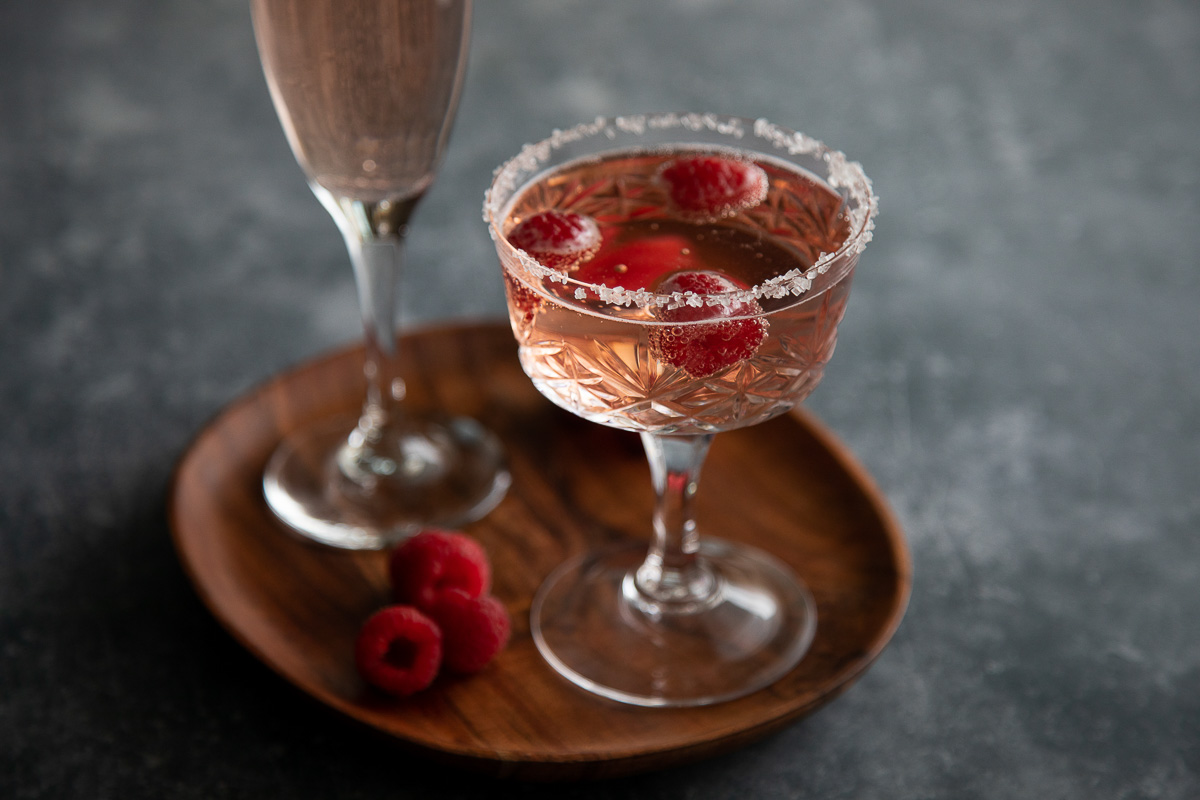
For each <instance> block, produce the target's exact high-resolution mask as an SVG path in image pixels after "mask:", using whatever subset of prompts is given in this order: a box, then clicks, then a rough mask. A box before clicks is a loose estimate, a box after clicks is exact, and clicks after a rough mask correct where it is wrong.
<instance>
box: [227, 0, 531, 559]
mask: <svg viewBox="0 0 1200 800" xmlns="http://www.w3.org/2000/svg"><path fill="white" fill-rule="evenodd" d="M250 7H251V13H252V16H253V21H254V31H255V36H256V39H257V42H258V50H259V55H260V57H261V59H262V64H263V71H264V73H265V74H266V79H267V84H268V87H269V89H270V93H271V98H272V100H273V101H274V104H275V110H276V112H277V113H278V115H279V119H280V121H281V123H282V125H283V129H284V132H285V133H286V135H287V140H288V143H289V145H290V146H291V149H292V152H293V153H294V154H295V156H296V160H297V161H298V162H299V164H300V166H301V168H302V169H303V170H304V173H305V175H306V177H307V178H308V182H309V186H310V187H311V189H312V191H313V193H314V194H315V195H316V196H317V198H318V199H319V200H320V202H321V203H322V205H323V206H324V207H325V208H326V210H328V211H329V213H330V214H331V215H332V216H333V219H334V221H335V222H336V223H337V226H338V228H339V229H340V230H341V233H342V236H343V238H344V239H345V243H346V247H347V250H348V251H349V254H350V260H351V263H352V265H353V267H354V275H355V282H356V285H357V288H358V296H359V303H360V307H361V313H362V321H363V328H364V344H365V363H364V374H365V377H366V381H367V391H366V399H365V401H364V403H363V407H362V411H361V413H360V414H359V416H358V417H357V419H355V418H342V419H332V420H324V421H321V422H319V423H318V424H315V425H313V426H311V427H308V428H305V429H302V430H300V431H299V432H297V433H295V434H293V435H291V436H289V437H288V438H286V439H285V440H284V441H283V442H282V443H281V445H280V446H279V448H278V450H277V451H276V452H275V454H274V455H273V456H272V458H271V461H270V462H269V464H268V465H267V469H266V472H265V475H264V478H263V488H264V494H265V496H266V499H267V503H268V505H269V506H270V507H271V509H272V510H273V511H274V512H275V514H276V515H277V516H278V517H279V518H280V519H281V520H283V521H284V522H285V523H287V524H288V525H289V526H290V527H291V528H292V529H294V530H295V531H297V532H298V533H300V534H301V535H303V536H305V537H308V538H310V539H313V540H316V541H319V542H322V543H325V544H328V545H332V546H335V547H341V548H347V549H379V548H383V547H386V546H388V545H389V544H392V543H395V542H397V541H400V540H402V539H403V538H405V537H406V536H408V535H411V533H413V532H414V531H416V530H418V529H419V528H421V527H424V526H427V525H456V524H460V523H463V522H466V521H469V520H471V519H476V518H478V517H480V516H482V515H483V514H485V513H487V512H488V511H489V510H490V509H491V508H492V507H493V506H495V504H496V503H497V502H499V500H500V499H501V497H503V495H504V492H505V491H506V490H507V488H508V484H509V475H508V472H507V470H506V468H505V466H504V455H503V450H502V448H501V446H500V444H499V442H498V441H497V439H496V438H495V437H494V435H492V434H491V433H490V432H489V431H487V430H486V429H484V428H483V427H482V426H480V425H479V424H478V423H477V422H475V421H474V420H470V419H466V418H444V417H440V416H438V415H424V416H418V415H416V414H413V413H411V412H409V411H408V410H406V409H405V408H404V404H403V403H402V402H401V401H402V400H403V398H404V394H405V388H404V381H403V379H402V378H401V376H400V375H399V374H398V368H397V353H396V336H395V320H394V317H395V306H396V297H395V295H396V291H397V284H398V282H399V272H400V265H401V250H402V245H403V242H404V237H405V234H406V233H407V230H408V223H409V218H410V215H411V214H412V212H413V209H414V208H415V207H416V205H417V203H418V201H419V200H420V199H421V197H422V195H423V194H424V192H425V191H426V190H427V189H428V188H429V186H430V185H431V184H432V183H433V179H434V173H435V171H436V169H437V167H438V164H439V162H440V160H441V156H442V153H443V150H444V148H445V145H446V140H447V139H448V137H449V133H450V128H451V122H452V120H453V116H454V111H455V108H456V106H457V103H458V97H459V92H460V89H461V87H462V80H463V74H464V72H465V67H466V60H467V51H468V43H469V39H470V17H471V1H470V0H251V4H250Z"/></svg>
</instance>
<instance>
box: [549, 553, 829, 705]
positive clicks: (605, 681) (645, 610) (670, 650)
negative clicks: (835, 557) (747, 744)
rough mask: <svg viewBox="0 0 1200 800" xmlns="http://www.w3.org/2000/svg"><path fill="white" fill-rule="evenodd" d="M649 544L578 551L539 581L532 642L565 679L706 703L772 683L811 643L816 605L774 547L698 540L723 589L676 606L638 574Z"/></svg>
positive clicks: (607, 691) (630, 695)
mask: <svg viewBox="0 0 1200 800" xmlns="http://www.w3.org/2000/svg"><path fill="white" fill-rule="evenodd" d="M645 554H646V549H645V546H632V547H631V546H626V547H622V548H619V549H615V550H610V551H605V552H601V553H596V554H594V553H587V554H584V555H582V556H578V557H576V558H574V559H571V560H569V561H567V562H566V563H564V564H563V565H562V566H560V567H559V568H558V569H556V570H555V571H554V572H553V573H551V574H550V576H549V577H548V578H547V579H546V581H545V583H543V584H542V587H541V588H540V589H539V590H538V593H537V596H536V597H535V598H534V602H533V607H532V612H531V613H532V620H531V624H532V632H533V637H534V641H535V643H536V644H537V648H538V650H539V651H540V652H541V654H542V656H543V657H544V658H545V659H546V661H547V662H549V664H550V665H551V666H552V667H553V668H554V669H555V670H556V671H558V672H559V673H560V674H562V675H563V676H564V677H566V678H567V679H568V680H570V681H572V682H573V683H575V684H577V685H579V686H581V687H583V688H584V689H586V690H588V691H590V692H594V693H595V694H599V695H602V696H604V697H608V698H610V699H612V700H616V701H619V702H622V703H630V704H633V705H639V706H703V705H710V704H713V703H719V702H723V701H726V700H732V699H734V698H737V697H742V696H744V695H747V694H750V693H752V692H755V691H757V690H759V689H762V688H764V687H766V686H768V685H770V684H772V683H774V682H775V681H776V680H778V679H779V678H781V677H783V676H784V675H785V674H787V673H788V672H789V671H790V670H791V669H792V668H793V667H795V666H796V664H797V663H799V662H800V660H801V659H802V658H803V656H804V654H805V652H807V650H808V648H809V645H810V644H811V643H812V640H813V635H814V633H815V632H816V624H817V614H816V604H815V602H814V601H813V597H812V594H811V593H810V592H809V590H808V588H807V587H806V586H805V585H804V584H803V583H802V582H801V581H800V579H799V578H797V577H796V575H795V574H793V573H792V571H791V570H790V569H788V568H787V567H786V566H784V565H783V564H782V563H781V562H780V561H778V560H777V559H775V558H774V557H773V556H770V555H768V554H767V553H765V552H763V551H761V550H757V549H755V548H752V547H748V546H744V545H736V544H731V543H728V542H723V541H720V540H715V539H708V540H703V541H702V543H701V546H700V554H701V556H702V557H703V558H705V559H706V560H707V562H708V564H709V565H710V566H711V568H712V570H713V572H714V573H715V575H716V577H717V581H718V588H717V590H716V592H715V594H714V595H713V596H712V597H710V598H709V599H708V600H707V601H706V602H703V603H699V604H696V603H693V604H689V605H686V606H683V607H680V608H678V609H673V608H671V607H669V606H666V605H664V604H655V603H653V602H649V603H648V602H646V601H645V599H644V598H643V597H641V596H640V595H639V593H638V591H637V588H636V586H635V582H634V577H633V576H634V574H635V572H636V570H637V567H638V566H639V565H640V564H641V562H642V560H643V559H644V558H645Z"/></svg>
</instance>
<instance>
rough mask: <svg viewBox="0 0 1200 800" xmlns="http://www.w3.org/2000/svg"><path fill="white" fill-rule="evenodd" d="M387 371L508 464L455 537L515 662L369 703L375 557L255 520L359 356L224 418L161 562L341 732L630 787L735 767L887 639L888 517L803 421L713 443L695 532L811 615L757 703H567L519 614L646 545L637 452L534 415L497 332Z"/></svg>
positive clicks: (890, 610) (587, 426) (282, 380)
mask: <svg viewBox="0 0 1200 800" xmlns="http://www.w3.org/2000/svg"><path fill="white" fill-rule="evenodd" d="M400 351H401V353H402V358H403V359H404V367H403V374H404V375H405V377H406V379H407V382H408V392H409V394H408V396H409V402H411V403H412V405H413V406H414V407H422V406H427V407H439V408H443V409H447V410H450V411H452V412H455V413H461V414H467V415H470V416H473V417H475V418H476V419H478V420H480V421H481V422H483V423H484V424H485V425H487V426H488V427H489V428H491V429H492V430H493V431H495V432H496V434H497V435H498V436H500V437H501V439H502V440H503V441H504V443H505V445H506V447H507V448H508V455H509V459H510V466H511V469H512V474H513V486H512V489H511V490H510V491H509V494H508V496H507V497H506V498H505V499H504V501H503V502H501V504H500V505H499V506H498V507H497V508H496V509H495V510H494V511H493V512H492V513H491V514H490V515H488V516H487V517H486V518H485V519H484V520H482V521H481V522H477V523H474V524H472V525H470V526H467V527H466V530H467V531H468V532H469V533H471V534H473V535H474V536H476V537H477V538H478V539H479V540H480V541H481V542H482V543H483V544H484V546H485V547H486V548H487V550H488V552H489V554H490V556H491V558H492V561H493V565H494V571H495V586H494V592H495V593H496V595H497V596H498V597H500V598H501V599H502V600H503V601H504V602H505V603H506V604H507V606H508V609H509V611H510V613H511V614H512V618H513V638H512V641H511V643H510V644H509V646H508V648H507V649H506V650H505V651H504V652H503V653H501V655H500V656H499V657H498V658H497V659H496V660H495V661H494V662H493V663H492V664H491V665H489V666H488V667H487V669H485V670H484V671H483V672H482V673H480V674H478V675H475V676H473V677H470V678H451V677H448V676H442V677H439V679H438V681H437V682H436V683H435V684H434V686H433V687H432V688H431V689H429V690H427V691H426V692H424V693H421V694H419V695H417V696H416V697H413V698H409V699H408V700H405V701H399V700H392V699H389V698H386V697H384V696H382V695H380V694H378V693H376V692H374V691H372V690H370V689H369V688H367V687H366V686H365V685H364V684H363V682H362V681H361V680H360V678H359V677H358V674H357V672H356V670H355V667H354V661H353V642H354V638H355V635H356V633H357V631H358V629H359V626H360V625H361V623H362V621H363V620H364V619H365V618H366V617H367V616H368V615H369V614H370V613H371V612H373V611H374V610H375V609H377V608H379V607H380V606H382V605H384V604H386V603H387V602H388V584H387V577H386V569H385V564H386V556H385V555H384V554H383V553H378V552H367V553H353V552H343V551H337V550H331V549H327V548H323V547H320V546H317V545H312V544H309V543H307V542H303V541H301V540H299V539H297V538H294V537H293V536H292V535H290V534H288V533H286V532H285V531H284V529H283V528H282V526H280V525H279V524H278V523H277V522H276V521H275V520H274V518H273V517H272V516H271V514H270V512H269V510H268V509H267V507H266V505H265V503H264V501H263V499H262V492H261V475H262V471H263V467H264V465H265V463H266V461H267V458H268V456H269V455H270V453H271V451H272V449H273V448H274V447H275V445H276V443H277V442H278V441H279V440H280V438H281V437H282V436H283V435H284V434H285V433H287V432H288V431H289V430H292V429H293V428H295V427H297V426H300V425H303V424H305V423H306V422H308V421H310V420H312V419H314V418H318V417H322V416H325V415H327V414H332V413H337V412H352V413H353V412H356V411H357V409H358V407H359V404H360V402H361V398H362V396H363V391H364V387H363V382H362V374H361V359H362V353H361V350H359V349H357V348H356V349H350V350H345V351H341V352H337V353H333V354H332V355H328V356H325V357H323V358H319V359H317V360H314V361H312V362H310V363H308V364H305V365H303V366H301V367H299V368H297V369H295V370H293V371H290V372H288V373H286V374H284V375H281V376H279V377H277V378H274V379H273V380H271V381H269V382H267V383H266V384H264V385H262V386H261V387H259V388H257V389H255V390H254V391H252V392H250V393H249V394H248V395H246V396H245V397H243V398H241V399H239V400H237V401H236V402H234V403H233V404H231V405H230V406H229V407H228V408H227V409H225V410H224V411H223V412H222V413H221V414H220V415H219V416H218V417H217V418H216V419H215V420H213V421H212V422H211V423H210V424H209V425H208V426H207V427H205V428H204V430H203V431H201V432H200V434H199V436H198V437H197V438H196V440H195V441H194V443H193V444H192V445H191V446H190V448H189V449H188V450H187V452H186V453H185V454H184V456H183V458H182V459H181V461H180V463H179V465H178V468H177V471H176V474H175V476H174V481H173V485H172V490H171V503H170V519H171V527H172V531H173V535H174V539H175V546H176V549H177V550H178V552H179V556H180V559H181V561H182V562H183V565H184V568H185V569H186V570H187V573H188V574H189V575H190V577H191V579H192V581H193V582H194V584H195V586H196V589H197V591H198V592H199V594H200V596H201V597H202V598H203V600H204V602H205V603H206V604H207V606H208V607H209V609H210V610H211V611H212V613H213V614H214V615H215V616H216V618H217V619H218V620H219V621H220V622H221V624H223V625H224V626H225V627H226V628H227V629H228V630H229V632H230V633H231V634H232V635H233V636H234V638H236V639H237V640H238V641H239V642H241V643H242V644H243V645H244V646H245V647H246V648H247V649H249V650H250V652H251V653H253V654H254V655H255V656H257V657H258V658H259V659H261V660H262V661H263V662H264V663H266V664H267V665H268V666H269V667H271V668H272V669H273V670H275V671H276V672H277V673H279V674H280V675H281V676H283V677H284V678H286V679H287V680H288V681H290V682H291V683H293V684H295V685H296V686H297V687H299V688H300V689H302V690H303V691H305V692H307V693H308V694H310V695H312V696H313V697H315V698H316V699H318V700H320V701H321V702H323V703H325V704H327V705H328V706H330V707H332V708H333V709H336V710H337V711H340V712H342V713H343V714H345V715H346V716H347V717H349V718H351V719H353V720H356V721H358V722H360V723H363V724H365V725H367V726H370V727H371V728H374V729H376V730H377V731H380V732H382V733H384V734H387V735H389V736H391V737H394V739H395V740H396V741H397V743H399V744H402V745H404V746H406V747H409V748H412V749H414V750H416V751H419V752H421V753H424V754H426V755H429V756H432V757H435V758H438V759H442V760H444V761H446V762H449V763H451V764H454V765H457V766H466V767H470V768H474V769H479V770H482V771H485V772H488V773H491V774H493V775H499V776H513V777H519V778H525V779H579V778H590V777H601V776H604V777H607V776H614V775H620V774H629V773H633V772H638V771H643V770H649V769H656V768H660V767H665V766H668V765H673V764H678V763H682V762H685V761H690V760H694V759H699V758H703V757H706V756H708V755H711V754H714V753H717V752H720V751H726V750H730V749H733V748H736V747H738V746H741V745H744V744H747V743H749V742H751V741H753V740H755V739H758V738H760V737H762V736H764V735H766V734H768V733H770V732H772V731H775V730H777V729H779V728H781V727H782V726H784V725H786V724H788V723H789V722H792V721H793V720H796V719H798V718H799V717H802V716H804V715H806V714H808V713H810V712H812V711H813V710H815V709H816V708H818V707H819V706H821V705H823V704H824V703H826V702H828V701H829V700H830V699H832V698H833V697H835V696H837V695H838V694H839V693H841V692H842V691H844V690H845V689H846V688H847V687H848V686H849V685H850V684H851V683H852V682H853V681H854V680H855V679H856V678H858V677H859V676H860V675H862V673H863V672H864V670H866V668H867V667H868V665H869V664H870V663H871V662H872V661H873V660H874V659H875V657H876V656H878V655H879V653H880V651H881V650H882V649H883V647H884V645H885V644H886V643H887V641H888V639H889V638H890V637H891V635H892V633H893V632H894V631H895V629H896V627H897V625H898V624H899V622H900V618H901V616H902V615H903V613H904V607H905V604H906V602H907V600H908V594H909V584H910V578H909V569H910V568H909V557H908V552H907V549H906V546H905V543H904V539H903V536H902V534H901V532H900V529H899V527H898V526H897V524H896V522H895V520H894V519H893V517H892V515H891V513H890V512H889V511H888V509H887V506H886V504H885V502H884V500H883V498H882V497H881V496H880V494H879V492H878V491H877V490H876V489H875V488H874V487H873V485H872V483H871V480H870V479H869V477H868V476H867V474H866V473H865V472H864V471H863V470H862V468H861V467H859V466H857V465H856V464H855V462H854V461H853V459H852V458H851V457H850V455H849V454H848V453H847V452H846V450H845V449H844V448H843V447H842V446H841V445H840V444H839V443H838V442H837V441H836V440H835V439H834V438H833V436H831V435H830V434H829V433H828V432H826V431H824V430H822V429H821V428H820V427H819V426H818V425H817V424H816V423H815V422H814V421H813V420H812V419H811V418H810V417H809V416H807V415H805V414H797V415H793V416H787V417H782V418H779V419H776V420H773V421H771V422H768V423H766V424H764V425H759V426H757V427H754V428H749V429H745V430H741V431H735V432H732V433H725V434H721V435H720V436H718V437H717V438H716V441H715V443H714V445H713V447H712V450H711V452H710V455H709V457H708V461H707V462H706V464H705V468H704V482H703V486H702V487H701V491H700V493H699V496H698V498H699V499H698V518H699V521H700V524H701V527H702V529H709V530H712V531H718V530H719V531H722V534H723V535H724V536H726V537H728V538H741V539H743V540H745V541H747V542H749V543H752V544H754V545H757V546H758V547H761V548H763V549H765V550H767V551H769V552H771V553H774V554H775V555H777V556H778V557H780V558H781V559H783V560H784V561H785V562H787V563H788V564H790V565H791V566H792V567H793V568H794V569H795V570H796V571H797V572H798V573H799V574H800V575H801V577H803V579H804V580H805V581H806V582H807V583H808V585H809V586H810V588H811V589H812V591H813V594H814V595H815V597H816V601H817V607H818V627H817V633H816V638H815V640H814V642H813V645H812V649H811V651H810V652H809V654H808V655H807V656H806V657H805V658H804V660H803V661H802V662H801V663H800V665H799V666H798V667H797V668H796V669H795V670H793V671H792V672H791V673H790V674H789V675H787V676H786V677H785V678H784V679H782V680H780V681H779V682H778V683H776V684H775V685H774V686H771V687H769V688H767V689H765V690H763V691H760V692H758V693H756V694H753V695H751V696H749V697H745V698H742V699H740V700H735V701H732V702H728V703H724V704H719V705H716V706H710V707H707V708H697V709H644V708H633V707H627V706H622V705H619V704H617V703H613V702H610V701H607V700H603V699H601V698H597V697H594V696H592V695H590V694H587V693H585V692H583V691H581V690H579V689H577V688H576V687H575V686H573V685H572V684H570V683H568V682H567V681H566V680H564V679H562V678H561V677H559V676H558V675H557V674H556V673H554V672H553V671H552V670H551V669H550V668H549V667H548V666H547V665H546V664H545V663H544V662H543V661H542V659H541V657H540V656H539V655H538V653H537V650H536V648H535V647H534V644H533V641H532V639H531V637H530V635H529V605H530V602H531V599H532V597H533V593H534V590H535V589H536V588H537V586H538V585H539V584H540V583H541V581H542V579H543V578H544V577H545V576H546V575H547V573H549V572H550V570H551V569H553V568H554V567H555V566H556V565H557V564H559V563H560V562H561V561H563V560H564V559H565V558H566V557H567V556H569V555H570V554H572V553H575V552H578V551H580V550H582V549H584V548H585V547H586V546H588V545H595V544H598V543H600V542H611V541H619V540H624V539H636V540H639V541H648V528H649V524H650V514H651V508H652V504H653V496H652V491H651V488H650V478H649V470H648V468H647V466H646V460H645V456H644V454H643V453H642V450H641V445H640V442H639V440H638V437H637V436H636V435H634V434H631V433H625V432H620V431H615V430H612V429H608V428H604V427H602V426H600V425H596V424H593V423H588V422H584V421H582V420H579V419H577V418H575V417H574V416H572V415H570V414H568V413H566V412H565V411H561V410H559V409H557V408H555V407H554V406H552V405H551V404H550V402H549V401H547V400H545V399H543V398H542V397H541V396H540V395H539V394H538V393H537V391H536V390H535V389H534V388H533V386H532V384H531V383H530V382H529V380H528V378H526V377H525V375H524V373H523V372H522V371H521V369H520V366H519V364H518V363H517V359H516V346H515V344H514V342H513V339H512V335H511V333H510V332H509V330H508V328H507V326H502V325H483V326H470V327H451V328H442V329H435V330H426V331H423V332H420V333H416V334H412V335H409V336H406V337H405V338H404V340H403V342H402V345H401V348H400ZM314 724H319V723H317V722H316V721H315V720H314Z"/></svg>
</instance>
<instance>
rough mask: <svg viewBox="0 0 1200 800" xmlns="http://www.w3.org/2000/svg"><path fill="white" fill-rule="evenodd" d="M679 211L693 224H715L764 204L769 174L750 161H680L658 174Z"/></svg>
mask: <svg viewBox="0 0 1200 800" xmlns="http://www.w3.org/2000/svg"><path fill="white" fill-rule="evenodd" d="M658 178H659V180H660V181H661V182H662V183H663V184H665V185H666V189H667V194H668V195H669V196H670V198H671V203H672V205H673V206H674V207H675V210H676V211H677V212H678V213H679V215H680V216H682V217H683V218H685V219H688V220H691V221H693V222H715V221H717V220H719V219H724V218H725V217H731V216H733V215H734V214H737V213H738V212H739V211H744V210H746V209H748V208H753V207H754V206H756V205H758V204H759V203H761V202H762V201H763V200H765V199H766V197H767V183H768V181H767V173H766V172H764V171H763V169H762V167H760V166H758V165H757V164H754V163H752V162H750V161H745V160H742V159H739V158H728V157H723V156H690V157H688V158H677V159H675V160H674V161H671V162H669V163H668V164H666V165H665V166H664V167H663V168H662V169H661V170H659V173H658Z"/></svg>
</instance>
